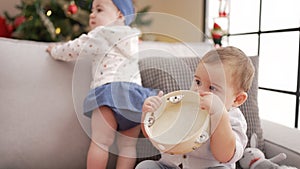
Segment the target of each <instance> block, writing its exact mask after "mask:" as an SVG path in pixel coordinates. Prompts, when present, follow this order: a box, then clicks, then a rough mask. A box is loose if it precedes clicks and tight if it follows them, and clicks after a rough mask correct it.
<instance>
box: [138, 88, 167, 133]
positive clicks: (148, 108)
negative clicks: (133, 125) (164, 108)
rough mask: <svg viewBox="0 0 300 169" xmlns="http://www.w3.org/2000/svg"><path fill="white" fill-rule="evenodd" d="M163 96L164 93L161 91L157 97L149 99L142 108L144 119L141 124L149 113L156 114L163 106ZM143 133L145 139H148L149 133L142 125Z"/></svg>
mask: <svg viewBox="0 0 300 169" xmlns="http://www.w3.org/2000/svg"><path fill="white" fill-rule="evenodd" d="M162 96H163V92H162V91H160V92H159V93H158V94H157V96H151V97H148V98H147V99H146V100H145V102H144V104H143V107H142V118H141V122H142V123H143V122H144V120H145V115H146V113H148V112H155V111H156V110H157V109H158V107H159V106H160V105H161V97H162ZM141 129H142V132H143V134H144V136H145V137H148V135H147V133H146V132H145V128H144V125H141Z"/></svg>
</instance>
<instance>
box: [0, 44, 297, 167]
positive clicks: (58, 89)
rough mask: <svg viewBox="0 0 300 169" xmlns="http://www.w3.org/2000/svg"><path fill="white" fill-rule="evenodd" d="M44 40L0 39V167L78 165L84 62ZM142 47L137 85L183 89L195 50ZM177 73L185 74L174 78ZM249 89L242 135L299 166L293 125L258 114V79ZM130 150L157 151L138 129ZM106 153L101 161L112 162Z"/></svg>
mask: <svg viewBox="0 0 300 169" xmlns="http://www.w3.org/2000/svg"><path fill="white" fill-rule="evenodd" d="M47 45H48V43H43V42H32V41H25V40H13V39H6V38H0V61H1V62H0V63H1V66H0V77H1V81H0V99H1V100H0V104H1V105H0V155H1V158H0V169H48V168H49V169H69V168H70V169H84V168H85V161H86V155H87V150H88V146H89V142H90V139H89V133H90V128H89V122H90V121H89V119H88V118H86V117H84V116H83V115H82V114H81V113H80V112H81V110H82V101H83V99H84V96H85V94H86V93H87V91H88V90H89V83H90V78H91V77H90V62H89V60H79V61H78V62H76V63H75V62H70V63H66V62H60V61H55V60H53V59H52V58H50V57H49V55H48V54H47V53H46V52H45V49H46V47H47ZM191 46H193V47H195V51H196V52H197V53H200V55H201V54H203V53H204V52H206V51H207V50H208V49H209V46H207V45H206V44H192V45H191ZM141 49H142V50H141V51H142V52H141V55H142V59H141V60H140V70H141V74H142V78H143V85H145V86H147V87H153V88H160V89H162V90H164V91H165V92H169V91H172V90H177V89H185V88H188V86H189V83H190V81H189V78H190V77H189V76H190V75H191V73H192V72H193V69H194V68H195V65H196V64H197V60H196V59H195V58H194V51H193V52H190V53H189V52H188V51H186V50H185V49H184V47H182V46H178V44H168V43H160V42H149V43H148V42H142V43H141ZM158 49H159V50H158ZM173 54H176V57H170V56H173ZM162 55H164V56H162ZM165 55H168V56H169V58H167V57H168V56H165ZM255 58H256V59H255ZM255 58H254V57H253V58H252V60H253V61H254V62H255V61H256V62H257V64H256V66H257V65H258V57H255ZM182 73H184V75H185V76H184V77H186V79H182V78H179V77H181V75H182ZM251 90H252V91H251V92H252V93H250V94H249V95H250V96H251V97H252V99H250V100H249V101H248V102H247V104H246V105H245V106H244V107H243V108H242V109H244V111H246V112H248V111H249V113H248V114H246V115H245V116H246V118H247V122H248V123H249V124H250V127H249V131H248V133H247V134H248V135H249V136H250V134H251V133H253V132H256V133H257V134H258V135H259V139H260V148H261V149H262V150H263V151H264V152H265V153H266V156H267V158H270V157H272V156H274V155H276V154H278V153H280V152H284V153H286V154H287V156H288V158H287V159H286V160H284V161H283V162H282V164H285V165H291V166H295V167H298V168H300V161H299V159H300V144H299V140H300V131H299V130H296V129H290V128H287V127H284V126H280V125H278V124H275V123H272V122H269V121H266V120H260V119H259V116H258V108H257V101H256V97H257V81H256V84H254V85H253V88H252V89H251ZM137 152H138V155H139V157H140V158H139V159H138V161H141V160H144V159H147V158H152V159H153V158H156V159H158V158H159V154H158V152H157V150H155V149H154V148H153V147H152V146H151V144H150V143H149V142H147V140H145V139H143V138H142V136H141V140H140V141H139V143H138V147H137ZM113 158H114V155H112V156H111V162H110V164H109V166H108V168H113V165H114V162H113Z"/></svg>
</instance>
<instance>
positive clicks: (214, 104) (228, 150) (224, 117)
mask: <svg viewBox="0 0 300 169" xmlns="http://www.w3.org/2000/svg"><path fill="white" fill-rule="evenodd" d="M200 96H201V97H200V108H201V109H204V110H207V111H209V113H210V122H211V137H210V148H211V151H212V154H213V155H214V157H215V159H216V160H218V161H220V162H222V163H226V162H228V161H230V159H231V158H232V157H233V155H234V152H235V145H236V139H235V134H234V132H233V131H232V128H231V124H230V119H229V114H228V111H227V110H226V108H225V106H224V104H223V102H222V101H221V99H220V98H219V97H218V96H216V95H215V94H213V93H211V92H205V93H203V94H201V95H200Z"/></svg>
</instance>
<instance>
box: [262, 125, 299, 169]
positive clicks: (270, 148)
mask: <svg viewBox="0 0 300 169" xmlns="http://www.w3.org/2000/svg"><path fill="white" fill-rule="evenodd" d="M261 125H262V128H263V133H264V140H265V153H266V158H271V157H273V156H275V155H277V154H279V153H285V154H286V155H287V159H286V160H284V161H282V162H281V163H280V164H282V165H288V166H294V167H297V168H300V160H299V159H300V144H299V140H300V130H298V129H294V128H289V127H285V126H283V125H280V124H277V123H274V122H270V121H268V120H261Z"/></svg>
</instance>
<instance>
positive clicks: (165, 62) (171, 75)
mask: <svg viewBox="0 0 300 169" xmlns="http://www.w3.org/2000/svg"><path fill="white" fill-rule="evenodd" d="M258 58H259V57H258V56H252V57H250V59H251V60H252V63H253V64H254V66H255V68H256V73H255V77H254V80H253V84H252V86H251V89H250V90H249V91H248V95H249V97H248V99H247V101H246V102H245V103H244V104H243V105H242V106H241V107H240V109H241V111H242V112H243V114H244V116H245V118H246V121H247V124H248V130H247V136H248V138H249V139H250V137H251V134H252V133H256V134H257V135H258V145H259V148H260V149H261V150H264V142H263V136H262V128H261V125H260V119H259V114H258V105H257V90H258V83H257V80H258V78H257V72H258ZM198 62H199V58H197V57H185V58H174V57H169V58H165V57H149V58H143V59H141V60H140V62H139V66H140V71H141V77H142V84H143V86H144V87H150V88H156V89H160V90H162V91H164V93H169V92H171V91H175V90H188V89H189V88H190V86H191V82H192V78H193V75H194V71H195V69H196V67H197V64H198ZM138 151H142V150H138Z"/></svg>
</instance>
